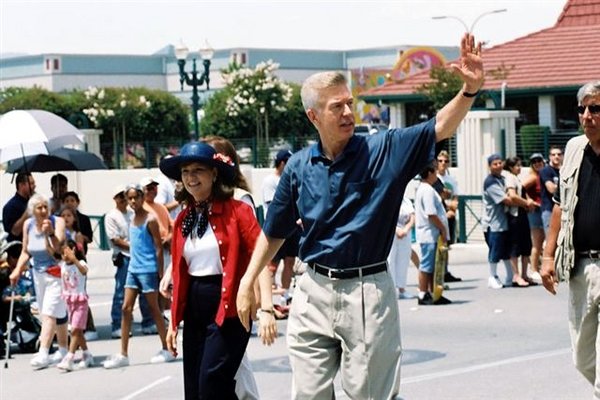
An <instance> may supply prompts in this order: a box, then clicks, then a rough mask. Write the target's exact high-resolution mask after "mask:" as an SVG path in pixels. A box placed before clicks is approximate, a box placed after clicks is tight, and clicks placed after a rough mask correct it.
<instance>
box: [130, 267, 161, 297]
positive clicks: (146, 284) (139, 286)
mask: <svg viewBox="0 0 600 400" xmlns="http://www.w3.org/2000/svg"><path fill="white" fill-rule="evenodd" d="M125 288H129V289H135V290H137V291H138V292H142V293H152V292H156V291H158V274H157V273H156V272H149V273H138V272H131V271H127V277H126V278H125Z"/></svg>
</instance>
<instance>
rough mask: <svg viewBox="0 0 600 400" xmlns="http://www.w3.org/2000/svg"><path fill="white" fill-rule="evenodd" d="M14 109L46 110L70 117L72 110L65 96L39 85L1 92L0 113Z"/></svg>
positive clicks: (66, 117)
mask: <svg viewBox="0 0 600 400" xmlns="http://www.w3.org/2000/svg"><path fill="white" fill-rule="evenodd" d="M12 110H45V111H49V112H51V113H54V114H56V115H59V116H61V117H63V118H65V119H68V118H69V116H70V114H71V113H72V110H71V109H70V107H69V104H68V102H67V101H66V98H65V96H63V95H60V94H58V93H54V92H50V91H49V90H46V89H43V88H41V87H39V86H34V87H33V88H30V89H28V88H20V87H10V88H7V89H4V90H2V91H1V92H0V114H4V113H7V112H9V111H12Z"/></svg>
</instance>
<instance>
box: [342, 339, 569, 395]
mask: <svg viewBox="0 0 600 400" xmlns="http://www.w3.org/2000/svg"><path fill="white" fill-rule="evenodd" d="M569 353H571V349H570V348H566V349H560V350H553V351H546V352H543V353H534V354H529V355H526V356H520V357H513V358H507V359H506V360H500V361H495V362H491V363H486V364H479V365H473V366H471V367H465V368H456V369H451V370H448V371H441V372H436V373H433V374H425V375H418V376H413V377H411V378H404V379H401V385H406V384H409V383H417V382H423V381H428V380H432V379H438V378H446V377H448V376H454V375H460V374H466V373H469V372H474V371H480V370H483V369H489V368H495V367H499V366H502V365H508V364H516V363H521V362H526V361H531V360H538V359H540V358H549V357H555V356H562V355H564V354H569ZM335 398H336V399H339V400H344V399H348V398H349V397H348V396H347V395H346V393H345V392H344V390H343V389H342V388H339V389H338V390H336V391H335Z"/></svg>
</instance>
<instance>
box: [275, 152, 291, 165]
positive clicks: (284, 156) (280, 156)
mask: <svg viewBox="0 0 600 400" xmlns="http://www.w3.org/2000/svg"><path fill="white" fill-rule="evenodd" d="M291 156H292V152H291V151H290V150H279V151H278V152H277V155H276V156H275V166H278V165H279V163H281V162H283V161H287V160H289V159H290V157H291Z"/></svg>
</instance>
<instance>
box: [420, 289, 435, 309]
mask: <svg viewBox="0 0 600 400" xmlns="http://www.w3.org/2000/svg"><path fill="white" fill-rule="evenodd" d="M417 303H418V304H419V305H420V306H430V305H432V304H433V297H431V293H429V292H427V293H425V295H424V296H423V298H422V299H419V300H418V301H417Z"/></svg>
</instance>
